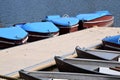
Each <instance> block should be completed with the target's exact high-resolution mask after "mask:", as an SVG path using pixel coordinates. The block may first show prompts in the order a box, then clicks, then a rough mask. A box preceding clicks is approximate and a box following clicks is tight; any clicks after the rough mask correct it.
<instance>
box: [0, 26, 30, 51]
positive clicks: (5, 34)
mask: <svg viewBox="0 0 120 80" xmlns="http://www.w3.org/2000/svg"><path fill="white" fill-rule="evenodd" d="M27 40H28V33H27V32H26V31H25V30H23V29H22V28H20V27H13V26H10V27H4V28H0V49H4V48H9V47H13V46H16V45H21V44H24V43H26V42H27Z"/></svg>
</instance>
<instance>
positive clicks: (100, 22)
mask: <svg viewBox="0 0 120 80" xmlns="http://www.w3.org/2000/svg"><path fill="white" fill-rule="evenodd" d="M113 23H114V16H112V15H106V16H102V17H99V18H96V19H93V20H89V21H80V22H79V24H80V25H82V26H83V27H82V28H81V26H79V27H80V28H79V29H85V28H91V27H112V26H113Z"/></svg>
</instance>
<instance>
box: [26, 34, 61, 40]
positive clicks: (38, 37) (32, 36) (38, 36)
mask: <svg viewBox="0 0 120 80" xmlns="http://www.w3.org/2000/svg"><path fill="white" fill-rule="evenodd" d="M28 33H29V39H28V42H33V41H38V40H42V39H47V38H50V37H55V36H58V35H59V32H52V33H37V32H28Z"/></svg>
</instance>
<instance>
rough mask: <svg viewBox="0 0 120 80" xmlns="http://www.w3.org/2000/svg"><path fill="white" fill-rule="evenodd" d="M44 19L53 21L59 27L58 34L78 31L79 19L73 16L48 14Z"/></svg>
mask: <svg viewBox="0 0 120 80" xmlns="http://www.w3.org/2000/svg"><path fill="white" fill-rule="evenodd" d="M46 21H50V22H53V23H54V24H55V25H56V26H57V27H58V28H59V29H60V35H61V34H66V33H70V32H75V31H78V26H79V24H78V23H79V19H77V18H75V17H68V16H67V17H66V16H65V17H60V16H59V15H49V16H46Z"/></svg>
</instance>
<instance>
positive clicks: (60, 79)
mask: <svg viewBox="0 0 120 80" xmlns="http://www.w3.org/2000/svg"><path fill="white" fill-rule="evenodd" d="M19 74H20V78H22V79H25V80H119V79H120V77H118V76H108V75H96V74H83V73H68V72H48V71H33V72H29V71H24V70H21V71H19Z"/></svg>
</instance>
